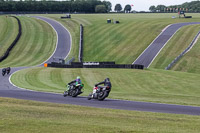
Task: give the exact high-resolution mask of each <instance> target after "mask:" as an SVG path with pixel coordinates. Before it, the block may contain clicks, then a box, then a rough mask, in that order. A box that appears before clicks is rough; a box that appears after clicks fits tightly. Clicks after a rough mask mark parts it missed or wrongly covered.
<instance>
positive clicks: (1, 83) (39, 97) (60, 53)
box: [0, 16, 200, 115]
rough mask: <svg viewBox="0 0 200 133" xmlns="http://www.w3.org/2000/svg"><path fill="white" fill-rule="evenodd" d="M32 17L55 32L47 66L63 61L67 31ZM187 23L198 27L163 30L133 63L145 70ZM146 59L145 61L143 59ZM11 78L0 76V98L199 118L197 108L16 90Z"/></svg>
mask: <svg viewBox="0 0 200 133" xmlns="http://www.w3.org/2000/svg"><path fill="white" fill-rule="evenodd" d="M35 17H36V18H38V19H41V20H43V21H45V22H47V23H48V24H50V25H51V26H52V28H53V29H54V30H55V31H56V33H57V47H56V49H55V51H54V53H53V55H52V56H51V57H50V58H49V59H48V60H47V61H45V62H47V63H48V62H52V60H53V57H62V58H66V57H67V56H68V55H69V53H70V49H71V35H70V33H69V32H68V30H67V29H66V28H65V27H64V26H62V25H61V24H60V23H59V22H57V21H55V20H52V19H49V18H45V17H37V16H35ZM190 24H200V23H180V24H173V25H170V26H169V27H167V28H166V29H165V30H164V31H163V32H162V33H161V34H160V35H159V36H158V37H157V38H156V39H155V40H154V41H153V43H152V44H151V45H149V47H148V48H147V49H146V50H145V51H144V52H143V53H142V55H141V56H140V57H139V58H138V59H137V60H136V61H135V62H134V63H135V64H143V65H145V67H148V66H149V65H150V63H151V62H152V61H153V59H154V58H155V57H156V55H157V54H158V53H159V52H160V50H161V49H162V48H163V47H164V45H165V44H166V43H167V42H168V41H169V40H170V38H171V37H172V36H173V35H174V34H175V33H176V31H177V30H178V29H179V28H181V27H182V26H184V25H190ZM158 45H159V46H158ZM155 47H156V49H155ZM146 57H149V58H147V60H146ZM45 62H44V63H45ZM42 64H43V63H42ZM42 64H41V65H42ZM41 65H39V66H41ZM24 68H28V67H19V68H12V73H15V72H16V71H19V70H22V69H24ZM11 76H12V75H10V76H9V75H7V76H5V77H2V76H1V77H0V97H9V98H17V99H24V100H34V101H42V102H52V103H61V104H73V105H81V106H89V107H97V108H111V109H121V110H136V111H148V112H160V113H174V114H188V115H200V107H194V106H183V105H172V104H158V103H148V102H134V101H125V100H114V99H106V100H105V101H96V100H91V101H88V100H87V98H86V97H77V98H71V97H67V98H64V97H63V96H62V94H55V93H48V92H37V91H31V90H26V89H23V88H18V87H16V86H14V85H13V84H12V83H11V82H10V77H11Z"/></svg>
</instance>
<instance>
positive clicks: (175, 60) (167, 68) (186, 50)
mask: <svg viewBox="0 0 200 133" xmlns="http://www.w3.org/2000/svg"><path fill="white" fill-rule="evenodd" d="M199 35H200V31H199V33H198V34H197V35H196V36H195V38H194V39H193V41H192V42H191V44H190V45H189V46H188V47H187V48H186V49H185V50H184V51H183V52H182V53H181V54H180V55H179V56H178V57H176V58H175V59H174V60H173V61H172V62H171V63H170V64H169V65H168V66H167V67H166V68H165V70H169V69H171V68H172V66H174V64H175V63H176V62H178V61H179V60H180V58H181V57H183V55H185V54H186V53H187V52H188V51H189V50H190V49H191V48H192V47H193V46H194V44H195V41H196V39H197V38H198V36H199Z"/></svg>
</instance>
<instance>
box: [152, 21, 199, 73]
mask: <svg viewBox="0 0 200 133" xmlns="http://www.w3.org/2000/svg"><path fill="white" fill-rule="evenodd" d="M199 28H200V25H192V26H184V27H183V28H181V29H180V30H179V31H178V32H177V33H176V34H175V36H174V37H172V39H171V40H170V41H169V42H168V43H167V44H166V46H165V47H164V48H163V49H162V51H161V52H160V54H159V55H158V56H157V57H156V59H155V60H154V61H153V63H152V64H151V66H150V67H151V68H158V69H165V67H167V66H168V65H169V64H170V63H171V62H172V61H173V60H174V59H175V58H176V57H177V56H178V55H180V54H181V53H182V52H183V51H184V50H185V49H186V48H187V47H188V46H189V45H190V43H191V42H192V40H193V39H194V37H195V36H196V34H197V33H198V32H199ZM197 45H198V44H197ZM197 47H198V46H197ZM195 49H196V48H195V47H193V49H192V50H195ZM189 53H191V54H192V55H193V57H195V55H194V54H193V52H192V51H190V52H189ZM183 59H185V56H184V57H183ZM199 60H200V58H199ZM184 65H185V64H184ZM192 65H194V66H195V65H196V64H192ZM180 67H181V66H180ZM182 67H184V66H183V65H182ZM173 70H174V69H173ZM177 70H178V69H177ZM179 70H181V69H179Z"/></svg>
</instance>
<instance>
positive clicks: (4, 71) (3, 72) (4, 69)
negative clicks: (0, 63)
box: [2, 68, 6, 76]
mask: <svg viewBox="0 0 200 133" xmlns="http://www.w3.org/2000/svg"><path fill="white" fill-rule="evenodd" d="M5 74H6V68H3V69H2V75H3V76H4V75H5Z"/></svg>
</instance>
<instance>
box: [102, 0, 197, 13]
mask: <svg viewBox="0 0 200 133" xmlns="http://www.w3.org/2000/svg"><path fill="white" fill-rule="evenodd" d="M102 1H103V0H102ZM106 1H110V2H111V3H112V9H114V7H115V5H116V4H121V5H122V8H124V7H125V5H127V4H130V5H134V6H133V7H132V10H136V11H149V7H150V6H152V5H155V6H157V5H165V6H170V5H179V4H183V3H185V2H191V1H197V0H106Z"/></svg>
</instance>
